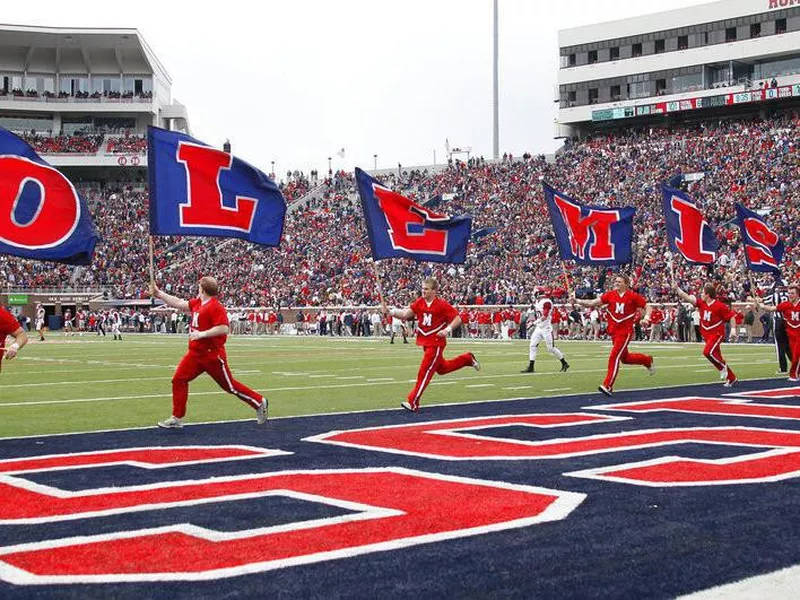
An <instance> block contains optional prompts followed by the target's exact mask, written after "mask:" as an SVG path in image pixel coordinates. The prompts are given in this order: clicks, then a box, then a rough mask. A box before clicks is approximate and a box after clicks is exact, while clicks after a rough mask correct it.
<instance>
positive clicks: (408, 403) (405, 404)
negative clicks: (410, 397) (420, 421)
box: [400, 402, 417, 412]
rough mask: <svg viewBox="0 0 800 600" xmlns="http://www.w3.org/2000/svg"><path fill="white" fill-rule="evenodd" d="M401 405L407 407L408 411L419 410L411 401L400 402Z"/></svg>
mask: <svg viewBox="0 0 800 600" xmlns="http://www.w3.org/2000/svg"><path fill="white" fill-rule="evenodd" d="M400 406H402V407H403V408H405V409H406V410H407V411H410V412H417V409H416V408H414V407H413V406H411V403H410V402H401V403H400Z"/></svg>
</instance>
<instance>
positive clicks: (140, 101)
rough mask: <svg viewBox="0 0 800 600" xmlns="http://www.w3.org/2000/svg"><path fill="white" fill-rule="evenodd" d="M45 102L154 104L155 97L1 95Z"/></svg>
mask: <svg viewBox="0 0 800 600" xmlns="http://www.w3.org/2000/svg"><path fill="white" fill-rule="evenodd" d="M4 101H5V102H45V103H48V104H69V103H72V102H74V103H76V104H91V103H100V104H152V103H153V101H154V99H153V98H142V97H140V96H133V97H131V98H108V97H106V96H100V97H95V98H92V97H91V96H89V97H88V98H76V97H74V96H66V97H61V98H59V97H58V96H19V95H14V94H6V95H0V102H4Z"/></svg>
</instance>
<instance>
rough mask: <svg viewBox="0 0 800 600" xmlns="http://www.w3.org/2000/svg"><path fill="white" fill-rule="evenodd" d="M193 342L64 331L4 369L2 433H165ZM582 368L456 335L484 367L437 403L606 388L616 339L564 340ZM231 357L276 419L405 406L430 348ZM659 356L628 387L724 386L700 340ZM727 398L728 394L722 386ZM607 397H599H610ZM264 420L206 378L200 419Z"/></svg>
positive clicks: (290, 350) (753, 365) (239, 348)
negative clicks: (563, 368) (180, 369)
mask: <svg viewBox="0 0 800 600" xmlns="http://www.w3.org/2000/svg"><path fill="white" fill-rule="evenodd" d="M186 344H187V341H186V336H182V335H126V337H125V339H124V340H123V341H121V342H120V341H114V340H112V339H111V337H110V336H109V337H106V338H98V337H97V336H94V335H88V334H86V335H84V336H83V337H64V336H60V335H57V334H52V335H50V336H49V337H48V339H47V341H46V342H41V343H40V342H37V341H35V340H34V341H31V342H30V343H29V344H28V346H27V347H26V348H24V349H23V351H22V353H21V354H20V356H19V358H18V359H15V360H14V361H11V362H6V361H3V366H2V373H1V374H0V437H9V436H26V435H38V434H46V433H63V432H71V431H92V430H103V429H123V428H129V427H143V426H153V425H155V423H156V421H158V420H160V419H163V418H165V417H167V416H168V415H169V414H171V408H172V404H171V383H170V379H171V377H172V373H173V371H174V369H175V366H176V365H177V363H178V361H179V360H180V358H181V356H182V355H183V353H184V352H185V349H186ZM559 347H560V348H561V349H562V350H563V351H564V352H565V353H566V355H567V359H568V360H569V362H570V364H571V365H572V368H571V369H570V371H569V372H568V373H566V374H563V373H559V372H558V369H559V363H558V361H557V360H556V359H554V358H553V357H551V356H550V355H549V354H547V352H546V351H544V346H541V347H540V352H539V359H538V360H537V363H536V373H535V374H533V375H530V374H523V373H520V369H521V368H523V367H525V366H527V362H528V343H527V341H525V340H514V341H482V340H464V341H461V340H451V341H450V343H449V345H448V348H447V350H446V352H445V356H447V357H452V356H454V355H456V354H458V353H460V352H465V351H471V352H474V353H475V354H476V356H477V357H478V358H479V360H480V362H481V366H482V369H481V371H480V372H477V371H475V370H474V369H471V368H466V369H463V370H461V371H458V372H456V373H451V374H450V375H447V376H444V377H440V376H435V377H434V380H433V383H432V384H431V386H430V387H429V388H428V390H427V391H426V393H425V396H424V397H423V399H422V406H423V408H424V407H425V406H426V405H432V404H440V403H460V402H474V401H481V400H496V399H510V398H530V397H537V396H558V395H562V394H576V393H580V392H595V393H596V390H597V386H598V384H600V383H601V382H602V380H603V377H604V375H605V371H606V362H607V357H608V349H609V344H608V343H606V342H569V341H561V342H559ZM227 348H228V358H229V362H230V365H231V368H232V370H233V372H234V374H235V375H236V377H237V378H238V379H239V380H241V381H242V382H243V383H245V384H247V385H248V386H250V387H252V388H254V389H256V390H258V391H260V392H262V393H263V394H264V395H266V396H267V397H268V398H269V399H270V416H271V417H275V416H292V415H308V414H317V413H326V412H344V411H363V410H373V409H398V410H400V409H399V404H400V402H401V401H402V400H404V399H405V396H406V394H407V393H408V392H409V391H410V389H411V387H412V386H413V382H414V380H415V378H416V372H417V368H418V366H419V362H420V358H421V355H422V352H421V350H420V349H419V348H417V347H416V346H415V345H414V344H413V343H409V344H407V345H406V344H402V343H395V344H394V345H390V344H389V342H388V339H386V338H383V339H363V338H319V337H278V336H269V337H247V336H243V337H232V338H229V340H228V344H227ZM631 349H632V350H633V351H641V352H647V353H652V354H653V355H654V356H655V357H656V367H657V373H656V375H655V376H654V377H650V376H649V374H648V373H647V371H646V370H645V369H644V368H642V367H638V366H627V365H623V366H622V368H621V372H620V375H619V378H618V379H617V384H616V390H617V391H622V390H626V389H646V388H653V387H668V386H680V385H684V384H691V383H712V382H716V381H719V379H718V374H717V371H716V370H714V369H713V368H712V367H711V365H710V364H709V363H708V362H707V361H706V360H705V359H704V358H703V357H702V355H701V350H702V346H701V345H700V344H682V345H678V344H668V343H655V344H650V343H638V344H631ZM723 353H724V355H725V356H726V358H727V359H728V360H729V362H730V363H731V365H732V366H733V367H734V369H735V371H736V373H737V375H738V376H739V378H740V379H762V378H768V377H774V376H775V375H774V374H775V369H776V361H775V351H774V348H773V347H772V346H771V345H761V344H750V345H745V344H728V345H725V346H724V347H723ZM720 392H722V387H721V386H720ZM601 400H602V398H601V397H600V396H599V395H598V401H601ZM247 418H255V414H254V412H253V411H252V410H251V409H250V408H249V407H247V406H246V405H244V404H243V403H241V402H240V401H239V400H237V399H236V398H234V397H233V396H229V395H228V394H226V393H224V392H223V391H222V390H220V389H219V388H218V387H217V386H216V384H215V383H214V382H213V381H212V380H211V379H210V378H209V377H208V376H206V375H203V376H201V377H199V378H198V379H196V380H195V381H194V382H193V383H192V384H191V387H190V395H189V407H188V414H187V419H186V421H187V422H188V423H197V422H208V421H222V420H226V421H227V420H235V419H247Z"/></svg>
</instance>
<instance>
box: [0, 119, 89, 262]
mask: <svg viewBox="0 0 800 600" xmlns="http://www.w3.org/2000/svg"><path fill="white" fill-rule="evenodd" d="M96 244H97V233H96V231H95V228H94V224H93V223H92V217H91V215H90V214H89V210H88V208H87V206H86V202H85V201H84V200H83V198H81V196H80V195H79V194H78V191H77V190H76V189H75V187H74V186H73V185H72V182H70V180H69V179H67V178H66V177H64V175H63V174H62V173H61V172H60V171H58V169H56V168H54V167H52V166H50V165H49V164H47V163H46V162H45V161H44V160H42V159H41V158H40V157H39V155H38V154H36V152H35V151H34V149H33V148H31V147H30V146H29V145H28V143H27V142H25V141H24V140H22V139H20V138H19V137H17V136H16V135H14V134H13V133H11V132H10V131H6V130H5V129H2V128H0V254H11V255H13V256H19V257H22V258H33V259H36V260H51V261H55V262H63V263H67V264H72V265H88V264H89V263H90V262H91V260H92V253H93V252H94V247H95V245H96Z"/></svg>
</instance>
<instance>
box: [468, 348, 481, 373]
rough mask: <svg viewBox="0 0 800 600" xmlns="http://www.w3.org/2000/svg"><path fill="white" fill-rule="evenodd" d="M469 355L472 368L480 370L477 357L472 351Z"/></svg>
mask: <svg viewBox="0 0 800 600" xmlns="http://www.w3.org/2000/svg"><path fill="white" fill-rule="evenodd" d="M469 355H470V356H471V357H472V365H471V366H472V368H473V369H475V370H476V371H480V370H481V363H479V362H478V359H477V358H475V355H474V354H473V353H472V352H470V353H469Z"/></svg>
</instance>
